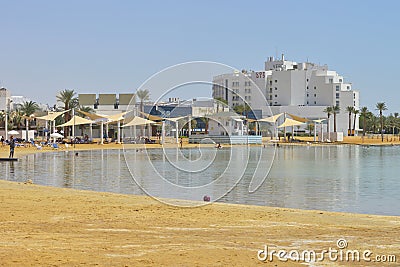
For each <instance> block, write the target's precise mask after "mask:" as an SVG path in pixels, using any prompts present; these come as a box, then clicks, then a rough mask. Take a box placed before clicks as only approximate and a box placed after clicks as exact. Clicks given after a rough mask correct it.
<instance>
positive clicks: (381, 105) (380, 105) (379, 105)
mask: <svg viewBox="0 0 400 267" xmlns="http://www.w3.org/2000/svg"><path fill="white" fill-rule="evenodd" d="M376 109H377V110H379V119H380V121H381V139H382V142H383V129H384V121H383V111H384V110H387V107H386V104H385V102H378V103H376Z"/></svg>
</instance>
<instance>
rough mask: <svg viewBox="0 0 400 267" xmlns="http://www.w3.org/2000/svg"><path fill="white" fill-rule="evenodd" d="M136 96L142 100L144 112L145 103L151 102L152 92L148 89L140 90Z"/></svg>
mask: <svg viewBox="0 0 400 267" xmlns="http://www.w3.org/2000/svg"><path fill="white" fill-rule="evenodd" d="M136 95H137V97H139V99H140V111H141V112H143V108H144V102H145V101H148V100H150V92H149V90H147V89H145V90H142V89H140V90H137V91H136Z"/></svg>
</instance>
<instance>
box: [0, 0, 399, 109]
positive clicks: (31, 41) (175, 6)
mask: <svg viewBox="0 0 400 267" xmlns="http://www.w3.org/2000/svg"><path fill="white" fill-rule="evenodd" d="M0 10H1V22H0V39H1V42H0V82H1V84H0V86H4V87H7V88H9V89H10V90H11V91H12V93H13V94H14V95H25V96H27V97H29V98H31V99H32V100H34V101H37V102H42V103H45V104H46V103H48V104H50V105H52V104H54V103H55V95H56V94H57V92H58V91H60V90H62V89H65V88H67V89H75V90H76V91H77V92H79V93H91V92H93V93H107V92H121V93H124V92H133V91H135V90H136V88H137V87H138V86H140V85H141V84H142V83H143V82H144V81H145V80H146V79H147V78H149V77H150V76H151V75H153V74H154V73H156V72H158V71H160V70H162V69H163V68H165V67H168V66H171V65H174V64H177V63H182V62H185V61H193V60H209V61H216V62H221V63H224V64H228V65H231V66H233V67H235V68H237V69H242V68H246V69H254V70H257V69H262V68H263V63H264V61H265V59H266V58H267V57H268V56H275V54H276V52H278V54H281V53H282V52H283V53H285V55H286V58H287V59H289V60H294V61H305V60H306V59H307V58H308V59H309V61H311V62H316V63H320V64H328V66H329V67H330V69H333V70H336V71H338V72H339V73H340V74H342V75H343V76H344V77H345V79H346V80H347V81H349V82H352V83H353V88H356V89H359V90H360V92H361V105H367V106H368V107H369V108H373V106H374V104H375V103H376V102H378V101H385V102H386V103H387V105H388V107H389V110H390V111H391V112H395V111H400V103H399V100H400V97H399V96H398V95H397V94H398V93H397V92H398V91H399V90H400V86H399V84H400V83H399V80H400V75H399V74H398V70H399V66H398V65H399V64H400V53H399V51H398V49H399V47H400V34H399V28H400V16H399V15H398V13H399V11H400V1H355V0H354V1H329V2H328V1H240V2H239V1H237V2H234V1H183V0H182V1H140V2H139V1H99V0H96V1H88V0H86V1H40V0H39V1H18V0H17V1H0Z"/></svg>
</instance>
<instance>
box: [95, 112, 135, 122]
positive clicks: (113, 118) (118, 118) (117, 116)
mask: <svg viewBox="0 0 400 267" xmlns="http://www.w3.org/2000/svg"><path fill="white" fill-rule="evenodd" d="M126 113H128V111H125V112H122V113H118V114H114V115H100V116H103V117H105V118H107V119H108V120H109V121H108V122H114V121H122V120H123V119H125V115H126Z"/></svg>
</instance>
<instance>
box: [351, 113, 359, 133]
mask: <svg viewBox="0 0 400 267" xmlns="http://www.w3.org/2000/svg"><path fill="white" fill-rule="evenodd" d="M358 113H360V111H359V110H357V109H353V114H354V122H353V133H354V135H355V134H356V120H357V114H358Z"/></svg>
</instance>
